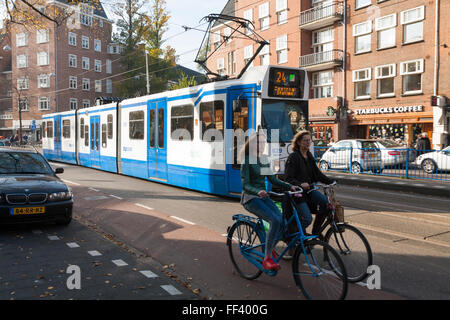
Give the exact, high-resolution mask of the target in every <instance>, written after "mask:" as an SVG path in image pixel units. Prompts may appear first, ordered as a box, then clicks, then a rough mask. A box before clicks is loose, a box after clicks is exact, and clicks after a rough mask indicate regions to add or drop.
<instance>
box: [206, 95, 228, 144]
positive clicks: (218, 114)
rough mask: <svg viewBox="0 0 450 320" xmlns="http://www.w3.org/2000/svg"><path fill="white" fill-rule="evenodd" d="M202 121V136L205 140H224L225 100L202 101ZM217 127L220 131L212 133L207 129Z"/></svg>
mask: <svg viewBox="0 0 450 320" xmlns="http://www.w3.org/2000/svg"><path fill="white" fill-rule="evenodd" d="M200 121H201V124H202V126H201V130H202V131H201V136H202V140H203V141H205V140H207V141H222V140H223V101H221V100H219V101H211V102H204V103H200ZM209 129H216V130H217V131H218V132H216V134H212V135H211V133H210V132H208V134H207V135H205V133H206V131H207V130H209Z"/></svg>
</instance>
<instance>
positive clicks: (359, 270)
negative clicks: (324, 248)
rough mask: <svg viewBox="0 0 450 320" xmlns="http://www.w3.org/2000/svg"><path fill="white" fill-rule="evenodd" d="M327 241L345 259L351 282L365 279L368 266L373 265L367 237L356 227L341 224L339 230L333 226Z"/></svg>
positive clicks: (327, 234)
mask: <svg viewBox="0 0 450 320" xmlns="http://www.w3.org/2000/svg"><path fill="white" fill-rule="evenodd" d="M325 242H326V243H328V244H329V245H330V246H332V247H333V248H334V249H335V250H336V251H337V252H338V253H339V255H340V257H341V258H342V261H344V264H345V269H346V271H347V277H348V281H349V282H359V281H363V280H364V279H365V278H366V277H367V276H368V273H367V268H368V267H369V266H370V265H372V262H373V256H372V249H371V248H370V245H369V242H368V241H367V239H366V237H365V236H364V235H363V234H362V233H361V231H359V230H358V229H357V228H356V227H354V226H352V225H349V224H339V225H338V226H337V230H335V229H334V228H333V227H332V226H331V227H330V228H329V229H328V231H327V233H326V234H325Z"/></svg>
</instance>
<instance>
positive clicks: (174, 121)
mask: <svg viewBox="0 0 450 320" xmlns="http://www.w3.org/2000/svg"><path fill="white" fill-rule="evenodd" d="M171 131H172V133H171V137H172V139H173V140H185V141H186V140H192V139H193V138H194V106H193V105H185V106H177V107H173V108H172V115H171Z"/></svg>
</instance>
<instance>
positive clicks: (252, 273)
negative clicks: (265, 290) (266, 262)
mask: <svg viewBox="0 0 450 320" xmlns="http://www.w3.org/2000/svg"><path fill="white" fill-rule="evenodd" d="M256 228H257V227H256V225H254V224H252V223H249V222H247V221H239V220H238V221H236V222H235V223H234V224H233V226H232V227H231V228H230V230H229V231H228V239H227V245H228V251H229V253H230V258H231V262H232V263H233V266H234V267H235V268H236V271H237V272H238V273H239V274H240V275H241V276H242V277H243V278H245V279H248V280H254V279H256V278H258V277H259V276H260V275H261V273H262V271H261V270H259V269H258V268H257V267H256V265H255V264H254V263H252V262H251V261H250V260H249V259H255V260H258V261H259V260H261V262H262V258H261V257H259V256H258V255H257V253H256V252H261V253H262V256H264V245H263V244H262V241H261V238H260V236H259V235H258V233H257V231H256Z"/></svg>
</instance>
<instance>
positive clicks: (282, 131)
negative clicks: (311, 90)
mask: <svg viewBox="0 0 450 320" xmlns="http://www.w3.org/2000/svg"><path fill="white" fill-rule="evenodd" d="M262 126H263V129H266V130H267V140H268V141H269V142H278V141H275V140H276V137H275V133H274V132H272V130H279V140H280V142H290V141H292V138H293V137H294V135H295V134H296V133H297V132H298V131H300V130H304V129H306V115H305V114H304V111H303V110H302V106H301V104H300V103H299V102H292V101H270V100H265V101H264V102H263V106H262ZM272 139H274V140H272Z"/></svg>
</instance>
